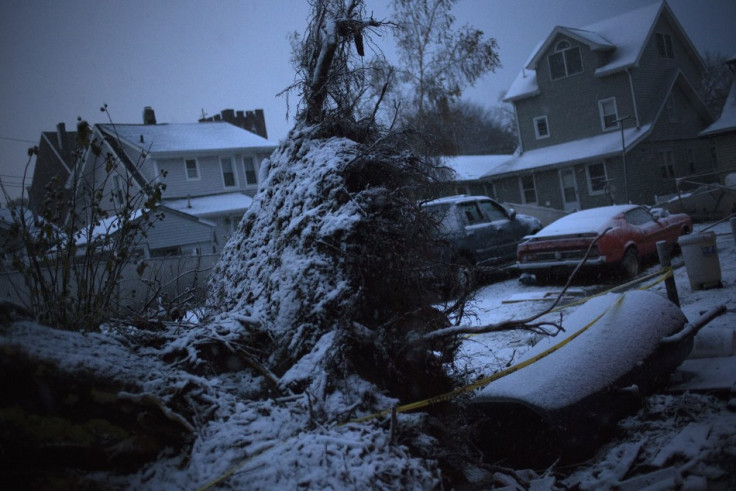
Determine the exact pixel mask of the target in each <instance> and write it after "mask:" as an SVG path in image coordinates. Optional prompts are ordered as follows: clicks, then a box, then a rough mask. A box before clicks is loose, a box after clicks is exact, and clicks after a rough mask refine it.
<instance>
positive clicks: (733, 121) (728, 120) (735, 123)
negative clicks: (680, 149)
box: [700, 81, 736, 136]
mask: <svg viewBox="0 0 736 491" xmlns="http://www.w3.org/2000/svg"><path fill="white" fill-rule="evenodd" d="M734 129H736V81H734V82H733V83H732V84H731V89H730V90H729V92H728V98H727V99H726V104H724V106H723V109H722V110H721V115H720V116H719V117H718V119H717V120H716V121H715V122H714V123H713V124H711V125H710V126H708V127H707V128H706V129H704V130H703V131H701V132H700V136H706V135H714V134H716V133H722V132H726V131H733V130H734Z"/></svg>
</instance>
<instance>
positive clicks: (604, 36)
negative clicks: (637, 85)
mask: <svg viewBox="0 0 736 491" xmlns="http://www.w3.org/2000/svg"><path fill="white" fill-rule="evenodd" d="M663 12H667V14H668V17H669V19H671V21H672V23H673V24H675V27H676V28H677V29H679V30H680V32H681V33H682V35H683V42H684V43H685V45H686V47H687V48H688V50H689V51H690V53H691V54H692V55H693V56H694V57H695V59H696V60H698V61H699V62H700V63H701V65H702V58H701V57H700V55H699V54H698V51H697V50H696V49H695V47H694V46H693V44H692V42H691V41H690V39H689V38H688V37H687V34H685V31H684V29H682V26H681V25H680V24H679V22H678V21H677V18H676V17H675V15H674V13H672V10H671V9H670V8H669V6H668V5H667V3H666V2H665V1H661V2H655V3H653V4H650V5H647V6H645V7H641V8H639V9H636V10H631V11H629V12H624V13H622V14H620V15H617V16H615V17H610V18H608V19H605V20H602V21H599V22H595V23H593V24H589V25H587V26H584V27H582V28H579V29H578V28H570V27H561V26H557V27H555V28H554V29H553V30H552V31H551V32H550V34H549V35H548V36H547V37H546V38H545V40H544V41H542V42H541V43H539V45H537V48H536V49H535V50H534V52H533V53H532V55H531V57H530V58H529V61H528V62H527V63H526V64H525V65H524V69H522V71H521V73H520V74H519V75H518V76H517V77H516V80H514V83H513V84H512V85H511V88H510V89H509V90H508V92H507V93H506V96H505V97H504V100H506V101H513V100H517V99H520V98H523V97H528V96H530V95H534V94H535V93H536V92H537V90H538V87H537V83H536V77H530V73H531V72H534V71H535V70H536V69H537V67H538V64H539V62H540V60H541V59H542V56H543V55H544V53H546V52H547V49H548V48H549V46H550V45H551V44H552V43H553V42H554V40H555V38H556V37H557V36H558V35H559V34H563V35H566V36H569V37H572V38H574V39H577V40H578V41H580V42H582V43H585V44H587V45H588V46H589V47H590V48H591V49H592V50H610V51H612V52H611V55H610V58H609V59H608V61H607V63H606V64H605V65H603V66H600V67H598V68H597V69H596V70H595V75H596V76H603V75H608V74H611V73H615V72H618V71H620V70H624V69H626V68H629V67H634V66H637V65H638V63H639V59H640V58H641V55H642V52H643V50H644V47H645V46H646V43H647V40H648V39H649V37H650V36H651V33H652V31H653V29H654V26H655V24H656V22H657V19H658V18H659V17H660V15H662V13H663Z"/></svg>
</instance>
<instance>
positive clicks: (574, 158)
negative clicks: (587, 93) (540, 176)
mask: <svg viewBox="0 0 736 491" xmlns="http://www.w3.org/2000/svg"><path fill="white" fill-rule="evenodd" d="M651 129H652V125H651V124H644V125H641V126H640V127H639V128H636V127H632V128H626V129H624V141H625V142H626V149H627V150H630V149H631V148H633V147H634V146H635V145H637V144H638V143H639V142H640V141H641V140H642V139H643V138H645V137H646V136H647V135H649V133H650V131H651ZM621 150H622V148H621V132H620V131H611V132H607V133H603V134H600V135H596V136H592V137H590V138H583V139H580V140H574V141H569V142H565V143H559V144H557V145H550V146H547V147H543V148H537V149H534V150H527V151H524V152H522V153H521V154H519V155H515V156H514V157H512V158H511V159H509V160H507V161H506V162H504V163H502V164H501V165H498V166H497V167H496V168H494V169H493V170H491V171H489V172H488V173H486V174H485V175H484V176H483V177H492V176H500V175H503V174H508V173H511V172H519V171H524V170H529V169H535V168H538V167H540V166H551V165H555V164H569V163H575V162H582V161H587V160H591V159H596V158H605V157H616V156H620V155H621Z"/></svg>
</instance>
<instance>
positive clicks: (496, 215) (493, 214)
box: [480, 201, 508, 222]
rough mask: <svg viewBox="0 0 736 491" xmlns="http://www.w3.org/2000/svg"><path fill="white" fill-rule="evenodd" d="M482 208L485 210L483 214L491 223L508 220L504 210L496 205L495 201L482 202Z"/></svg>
mask: <svg viewBox="0 0 736 491" xmlns="http://www.w3.org/2000/svg"><path fill="white" fill-rule="evenodd" d="M480 208H481V209H482V210H483V213H485V215H486V217H488V220H490V221H491V222H494V221H496V220H505V219H506V218H508V217H507V216H506V212H505V211H504V210H503V208H501V206H500V205H498V204H496V203H494V202H493V201H481V202H480Z"/></svg>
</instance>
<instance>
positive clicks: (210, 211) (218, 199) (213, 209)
mask: <svg viewBox="0 0 736 491" xmlns="http://www.w3.org/2000/svg"><path fill="white" fill-rule="evenodd" d="M252 203H253V198H251V197H250V196H246V195H245V194H242V193H226V194H217V195H213V196H200V197H196V198H182V199H172V200H168V199H164V202H163V204H165V205H166V206H167V207H169V208H171V209H173V210H177V211H181V212H183V213H187V214H189V215H194V216H196V217H207V216H212V215H222V214H228V213H243V212H245V210H247V209H248V208H249V207H250V205H251V204H252Z"/></svg>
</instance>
